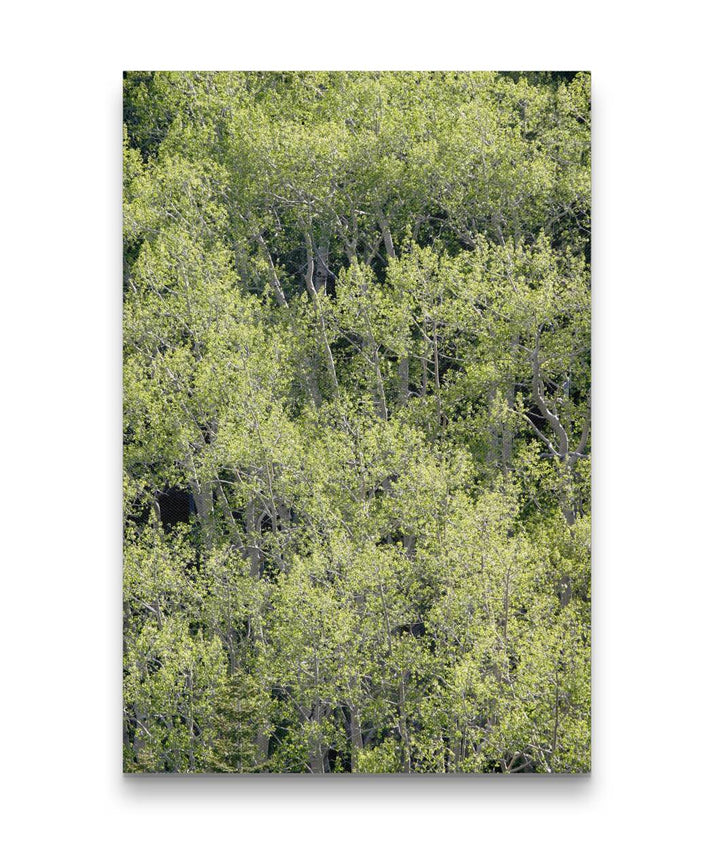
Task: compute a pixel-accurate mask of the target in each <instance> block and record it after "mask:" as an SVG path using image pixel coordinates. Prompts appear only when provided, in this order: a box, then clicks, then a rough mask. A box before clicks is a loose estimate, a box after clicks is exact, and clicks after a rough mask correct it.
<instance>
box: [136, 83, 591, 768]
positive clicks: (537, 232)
mask: <svg viewBox="0 0 720 856" xmlns="http://www.w3.org/2000/svg"><path fill="white" fill-rule="evenodd" d="M589 95H590V91H589V78H588V76H587V75H586V74H583V73H577V74H569V73H563V74H557V75H554V74H542V73H535V74H528V75H523V74H497V73H449V72H438V73H427V72H424V73H410V72H401V73H397V72H396V73H374V72H373V73H369V72H362V73H338V72H327V73H323V72H312V73H310V72H307V73H305V72H301V73H297V72H295V73H275V72H267V73H257V72H254V73H237V72H232V73H219V72H218V73H209V72H207V73H180V72H177V73H150V72H148V73H146V72H131V73H127V74H126V77H125V99H124V108H125V170H124V204H125V210H124V240H125V244H124V246H125V272H124V325H125V331H124V345H125V357H124V391H125V407H124V415H125V575H124V594H125V598H124V628H125V629H124V641H125V645H124V657H125V660H124V663H125V671H124V682H125V683H124V759H125V762H124V763H125V769H126V771H128V772H242V773H248V772H313V773H323V772H326V773H327V772H367V773H375V772H387V773H389V772H407V773H449V772H540V773H542V772H564V773H568V772H583V771H587V770H588V769H589V765H590V560H589V555H590V528H589V451H590V439H589V408H590V352H589V347H590V327H589V325H590V278H589V269H588V265H589V247H590V243H589V225H590V224H589V216H590V159H589V158H590V114H589V109H590V104H589Z"/></svg>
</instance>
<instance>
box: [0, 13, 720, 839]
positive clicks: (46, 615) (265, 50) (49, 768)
mask: <svg viewBox="0 0 720 856" xmlns="http://www.w3.org/2000/svg"><path fill="white" fill-rule="evenodd" d="M710 8H711V5H710V4H709V3H708V4H705V3H699V2H694V1H693V0H690V2H686V3H684V4H682V5H681V6H678V7H675V6H674V5H670V4H665V3H662V2H659V0H658V2H653V3H649V2H636V3H630V2H626V3H622V4H620V3H618V4H613V3H605V4H599V3H598V4H589V3H581V2H556V3H552V2H548V3H540V2H532V3H521V2H513V3H506V4H501V3H495V4H492V5H491V6H487V5H484V4H481V3H480V2H477V0H476V2H472V3H467V4H464V3H459V2H452V1H451V0H443V2H441V3H435V4H424V3H421V2H415V3H398V2H396V3H391V2H390V0H385V2H369V1H368V0H365V2H362V3H357V4H344V5H343V6H342V8H341V5H340V4H339V2H326V3H320V2H315V3H302V2H297V3H294V4H290V3H287V4H280V3H277V2H266V3H262V4H257V7H256V6H253V7H252V8H250V7H247V6H245V7H243V5H242V4H240V3H235V4H227V5H226V4H221V3H216V2H210V0H207V2H203V3H198V2H194V3H187V2H183V0H176V2H173V3H151V2H149V0H146V2H142V3H138V2H124V3H122V4H115V5H106V4H100V3H80V2H72V0H69V2H66V3H52V4H51V3H34V4H31V3H26V4H24V5H23V6H22V8H20V7H19V6H15V7H10V6H7V7H5V11H4V15H3V32H2V37H1V38H2V50H1V51H0V57H1V60H0V61H1V62H2V88H1V89H0V92H1V93H2V96H1V100H0V110H1V112H0V116H1V127H2V131H1V133H0V143H1V144H2V156H1V157H0V163H1V164H2V181H1V184H0V192H1V193H2V205H1V207H0V212H1V213H0V216H1V217H2V231H1V232H0V234H1V235H2V246H3V251H2V264H0V277H1V279H0V283H1V287H2V292H1V294H2V309H1V313H0V325H1V326H0V348H1V353H0V366H1V367H2V375H1V385H0V411H1V413H2V415H1V416H0V426H1V430H2V447H1V449H2V452H1V457H0V461H1V462H2V464H1V467H0V473H1V475H2V490H1V491H0V502H1V503H2V514H1V516H0V520H1V526H2V533H3V534H2V543H1V544H0V557H2V572H1V576H0V580H1V582H0V597H1V600H0V603H1V604H2V611H3V617H2V621H1V622H0V626H1V630H2V649H1V650H2V665H1V667H0V678H1V683H0V687H1V688H2V701H0V713H1V715H2V723H1V728H0V763H1V765H2V766H1V771H2V772H1V779H0V781H2V784H3V785H4V790H5V795H4V797H3V800H2V803H1V805H2V808H3V814H4V815H5V821H4V826H3V828H2V838H3V841H4V843H5V845H6V846H5V852H8V853H13V854H15V853H23V854H24V853H29V854H35V853H72V854H97V853H103V854H105V853H110V854H115V853H124V852H128V853H133V854H145V853H152V854H158V853H161V852H162V853H165V852H167V853H172V854H184V853H193V854H195V853H212V852H215V851H217V850H219V849H222V850H223V852H243V851H253V852H254V853H258V854H265V853H282V852H285V851H287V850H292V851H293V852H296V851H300V852H305V851H306V850H307V851H308V852H314V853H319V852H323V853H324V852H328V851H335V852H341V853H365V852H367V851H370V852H371V853H392V852H396V851H397V852H402V853H405V854H407V853H411V854H417V853H445V852H447V853H455V852H466V851H470V852H482V851H485V850H490V851H492V852H495V853H497V852H509V853H515V852H517V853H523V854H526V853H530V852H533V853H540V854H544V853H552V854H563V853H573V854H575V853H580V854H586V853H587V854H594V853H607V852H611V853H618V854H624V853H631V852H634V851H637V852H641V853H650V852H652V853H673V854H674V853H705V852H709V851H711V850H712V849H714V847H716V846H717V841H716V839H717V834H716V831H715V817H714V815H713V812H714V811H715V809H716V804H717V801H716V799H713V794H712V785H713V784H714V780H715V779H716V772H715V771H716V768H717V767H718V764H720V757H719V753H720V741H719V739H718V727H717V726H718V716H717V708H716V692H715V690H716V687H717V681H718V665H717V661H716V657H717V625H718V618H717V613H718V585H717V577H718V573H719V570H720V563H719V562H718V559H717V555H716V547H715V543H716V540H717V539H716V530H717V523H716V515H717V510H718V498H717V484H718V466H717V451H716V449H717V445H718V444H717V439H716V431H717V415H718V405H717V401H718V389H717V387H718V371H719V366H718V357H717V353H716V349H717V346H718V340H719V339H720V336H718V316H717V303H718V301H717V292H718V285H719V284H720V283H719V277H718V261H717V255H718V246H717V241H716V235H717V227H718V218H717V192H718V167H717V151H718V137H717V133H718V122H717V115H718V113H717V111H718V95H717V73H716V72H717V69H716V66H715V65H714V64H713V63H712V56H713V53H714V49H715V48H716V43H715V42H716V37H717V27H716V26H713V24H712V23H711V20H710V17H709V12H706V11H704V10H706V9H710ZM124 68H129V69H145V68H149V69H157V68H243V69H244V68H451V69H455V68H473V69H495V68H500V69H590V70H591V71H592V72H593V120H594V140H593V180H594V206H593V250H594V252H593V283H594V295H595V296H594V317H593V323H594V392H593V405H594V424H593V452H594V512H595V515H594V625H593V630H594V640H593V654H594V696H593V702H594V703H593V720H594V721H593V740H594V744H593V764H594V767H593V773H592V776H590V777H587V778H583V779H577V780H573V779H554V780H553V779H542V778H540V777H538V778H535V777H532V776H520V777H517V778H513V777H507V778H503V777H498V778H485V779H445V780H443V779H430V778H425V779H378V778H361V779H338V778H332V779H330V780H321V779H316V780H310V779H309V778H300V779H292V778H282V779H279V778H276V779H268V778H265V779H238V778H236V779H232V778H196V779H182V778H177V779H173V778H164V779H162V778H154V779H151V778H146V779H131V778H123V777H122V775H121V730H120V712H121V697H120V656H121V651H120V636H121V623H120V617H121V616H120V592H121V577H120V575H121V557H120V547H121V543H120V533H121V523H120V475H121V457H120V444H121V425H120V379H121V375H120V372H121V367H120V350H121V333H120V311H121V306H120V301H121V243H120V181H121V174H120V163H121V124H120V123H121V72H122V70H123V69H124ZM715 796H716V795H715Z"/></svg>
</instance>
